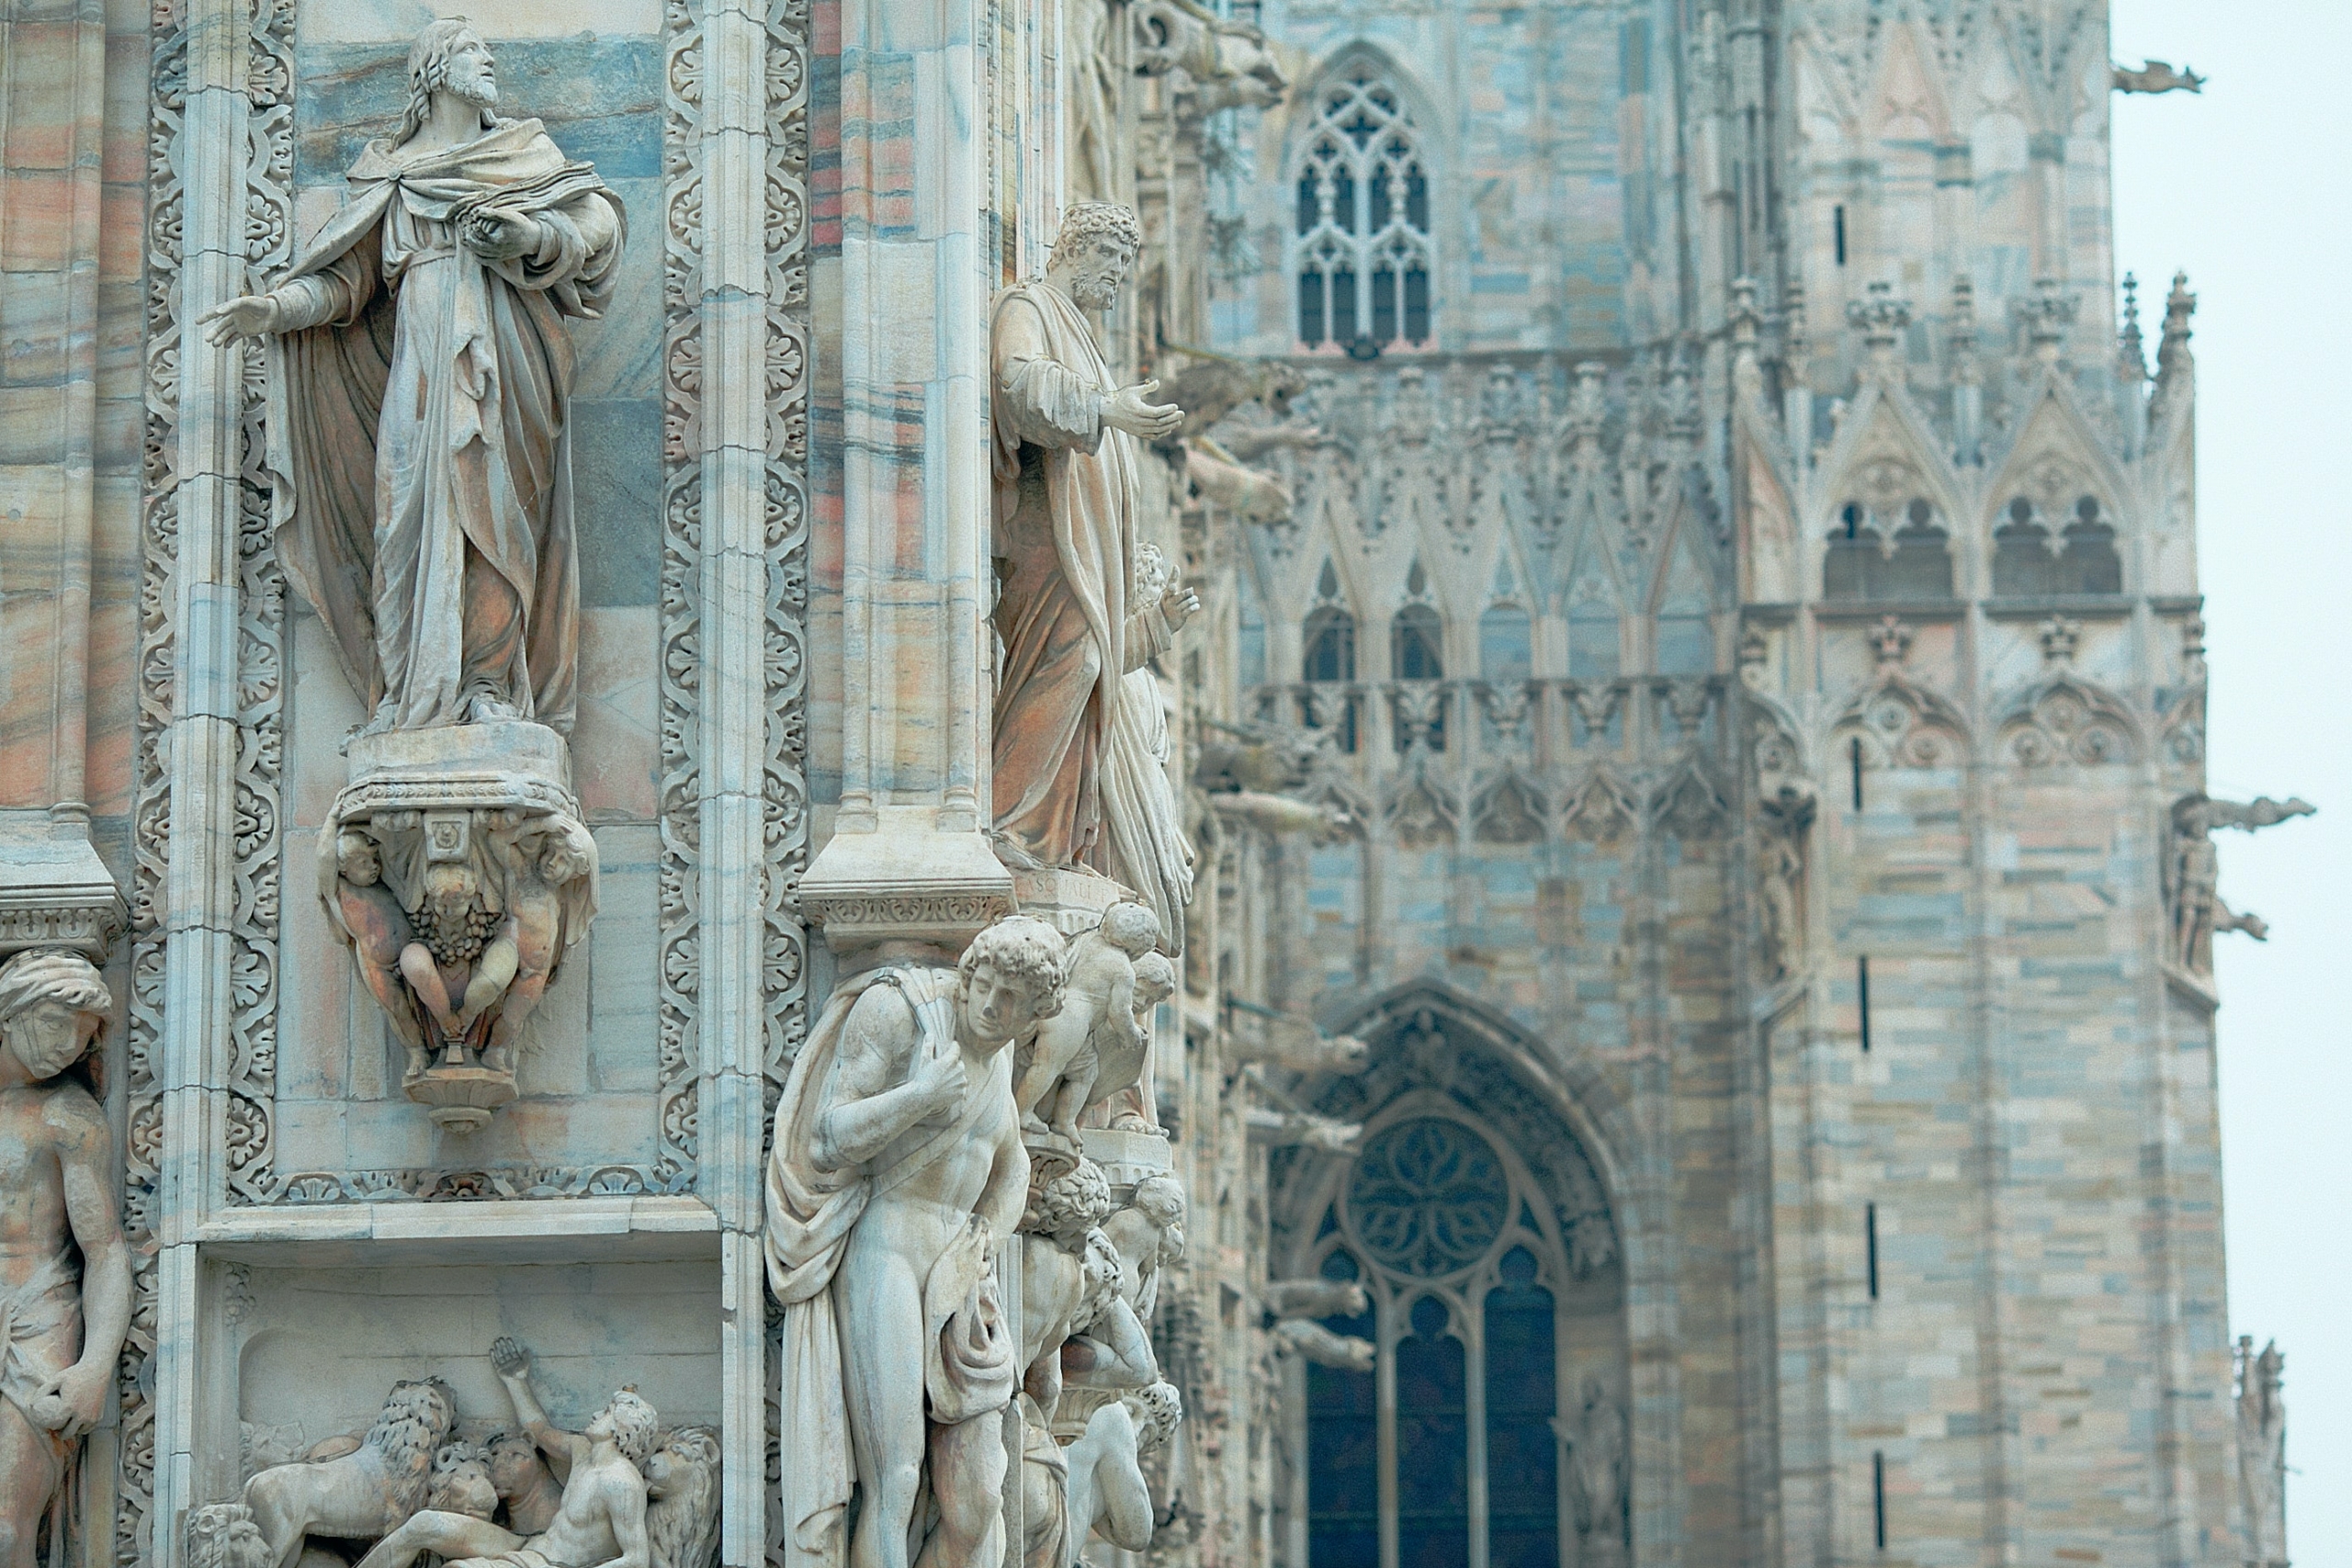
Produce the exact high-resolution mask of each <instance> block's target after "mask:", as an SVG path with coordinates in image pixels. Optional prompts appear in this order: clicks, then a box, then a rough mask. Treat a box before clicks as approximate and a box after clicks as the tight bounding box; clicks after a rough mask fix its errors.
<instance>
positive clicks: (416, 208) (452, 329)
mask: <svg viewBox="0 0 2352 1568" xmlns="http://www.w3.org/2000/svg"><path fill="white" fill-rule="evenodd" d="M408 81H409V104H408V109H407V113H406V114H405V116H404V117H403V118H402V119H401V125H400V129H399V130H397V131H396V132H395V133H394V134H393V135H392V136H390V138H386V139H379V140H378V141H371V142H369V143H368V146H367V148H366V150H365V151H363V152H361V153H360V155H359V159H358V161H357V162H356V164H353V165H352V168H351V172H350V175H349V180H350V191H349V194H348V195H347V197H345V202H344V205H343V208H342V209H341V210H340V211H339V212H337V213H336V214H335V216H334V219H333V220H330V221H329V222H328V224H327V225H326V227H325V229H324V230H322V231H321V232H320V233H319V235H318V237H317V238H316V239H315V240H314V241H313V242H312V243H311V246H310V248H309V250H308V252H307V253H306V254H304V255H303V256H302V258H301V259H300V261H298V262H296V263H295V264H294V265H293V267H292V269H291V270H290V271H289V272H288V275H287V276H286V277H285V278H284V279H283V280H281V281H280V282H279V283H278V285H277V287H276V288H273V289H271V290H270V291H269V292H268V293H266V294H251V295H245V296H243V297H242V298H239V299H232V300H230V301H229V302H228V303H226V304H224V305H221V306H219V307H218V308H216V309H214V310H210V311H208V312H207V313H206V314H205V315H204V317H203V318H202V319H203V321H204V322H205V323H206V332H207V335H208V337H209V339H210V341H212V342H214V343H216V344H217V343H225V342H227V341H228V340H229V339H231V338H232V337H236V336H248V337H263V338H266V339H267V340H268V341H269V344H270V355H269V370H270V375H269V424H268V430H269V467H270V469H271V472H272V475H273V478H274V479H275V481H276V484H275V491H276V500H275V506H274V516H273V525H274V528H275V532H276V534H277V547H278V557H279V559H280V560H281V561H282V562H283V563H284V564H285V567H286V570H287V575H288V577H290V578H291V579H292V580H293V581H294V582H295V584H296V586H297V587H299V588H300V590H301V592H302V593H303V595H304V596H305V597H306V598H308V599H309V600H310V602H311V605H312V606H313V607H314V608H315V609H316V610H317V611H318V613H319V617H320V619H321V620H322V621H323V622H325V623H326V627H327V630H328V633H329V634H330V640H331V641H332V643H333V645H334V649H335V652H336V655H337V657H338V659H339V660H340V661H341V662H342V665H343V668H344V672H345V675H346V676H348V677H349V679H350V681H351V684H352V686H353V689H354V690H355V691H356V692H357V693H358V694H359V696H360V698H361V700H362V701H364V702H365V703H367V704H368V707H369V710H370V716H369V718H368V724H367V726H366V728H365V729H364V730H363V731H362V733H364V734H381V733H384V732H386V731H389V730H406V729H427V728H439V727H441V726H445V725H454V724H470V723H482V722H489V721H494V720H500V719H526V720H534V721H536V722H537V723H540V724H543V725H546V726H548V728H552V729H554V730H557V731H559V732H569V731H570V729H571V720H572V714H573V709H574V705H575V701H576V698H575V693H574V674H575V667H576V662H577V654H578V640H579V639H578V627H577V622H578V619H579V597H580V595H579V586H578V575H579V574H578V563H577V560H576V558H575V547H574V543H573V536H572V505H571V422H570V417H569V416H570V412H571V411H570V402H571V376H572V350H571V343H570V340H569V339H568V338H567V336H566V334H565V328H564V321H565V319H566V318H568V317H571V318H585V319H590V320H593V319H594V318H595V317H597V316H598V315H599V314H600V313H601V312H602V311H603V310H604V308H605V305H606V304H607V303H608V302H609V300H610V299H611V297H612V292H613V288H614V279H615V271H616V266H617V264H618V262H619V259H620V254H621V244H622V241H623V239H624V237H625V235H626V231H627V220H626V217H625V215H624V213H623V210H622V207H621V203H620V199H619V198H618V197H616V196H615V195H614V194H613V193H612V191H611V190H610V189H608V188H607V187H606V186H605V183H604V181H602V180H601V179H599V178H598V177H597V176H596V171H595V170H594V168H593V167H592V166H591V165H589V164H582V163H574V162H571V161H568V160H567V159H565V157H564V155H563V153H562V152H560V150H558V148H557V147H556V144H555V143H554V142H553V141H550V140H548V134H547V131H546V130H545V129H544V128H543V127H542V126H541V125H540V123H539V122H538V121H537V120H536V119H501V118H498V117H497V116H496V115H495V114H494V113H492V109H493V108H494V107H495V106H496V104H497V102H498V82H497V76H496V73H495V71H494V69H493V67H492V62H491V57H490V51H489V49H488V47H487V46H486V45H485V44H484V43H483V42H482V39H481V35H480V34H479V33H477V32H476V31H475V30H474V29H473V28H472V27H470V26H469V25H468V24H467V23H465V22H464V21H462V20H458V19H453V18H444V19H442V20H440V21H436V22H434V23H432V24H430V25H429V26H427V27H426V28H425V29H424V31H423V32H422V33H419V34H418V35H417V39H416V42H415V44H414V45H413V47H412V48H411V50H410V51H409V61H408Z"/></svg>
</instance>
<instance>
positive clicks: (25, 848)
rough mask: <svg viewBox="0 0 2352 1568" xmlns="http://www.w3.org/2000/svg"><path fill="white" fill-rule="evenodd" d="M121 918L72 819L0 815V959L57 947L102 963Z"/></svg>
mask: <svg viewBox="0 0 2352 1568" xmlns="http://www.w3.org/2000/svg"><path fill="white" fill-rule="evenodd" d="M124 915H125V911H124V908H123V902H122V895H121V894H120V893H119V892H118V891H117V890H116V888H115V885H114V878H113V877H111V876H109V875H108V874H107V868H106V866H105V864H104V863H102V862H101V861H100V860H99V859H98V852H97V851H96V850H94V849H92V848H91V847H90V838H89V832H88V828H87V825H86V823H85V821H84V820H83V819H82V818H80V816H79V815H78V814H74V813H66V812H52V811H30V810H18V811H0V958H5V957H6V956H7V955H8V954H9V953H18V952H22V951H23V950H24V949H26V948H28V947H62V948H69V949H71V950H72V951H74V952H75V953H80V954H82V956H84V957H85V958H87V959H89V960H90V961H91V962H92V963H94V964H104V963H105V962H106V956H107V943H109V942H112V941H113V940H114V939H115V937H117V936H119V934H121V931H122V928H123V920H124Z"/></svg>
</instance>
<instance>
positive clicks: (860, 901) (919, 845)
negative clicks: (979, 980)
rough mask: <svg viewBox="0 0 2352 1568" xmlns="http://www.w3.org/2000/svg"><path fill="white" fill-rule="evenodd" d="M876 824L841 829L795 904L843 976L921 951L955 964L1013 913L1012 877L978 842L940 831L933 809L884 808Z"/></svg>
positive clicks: (972, 834)
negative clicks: (992, 924) (984, 930)
mask: <svg viewBox="0 0 2352 1568" xmlns="http://www.w3.org/2000/svg"><path fill="white" fill-rule="evenodd" d="M876 817H877V820H876V826H875V827H873V828H871V829H859V830H855V831H847V830H839V829H837V830H836V831H835V832H834V834H833V836H832V837H831V839H830V840H827V841H826V843H825V846H824V848H823V849H821V850H820V851H819V852H818V853H817V857H816V859H815V860H814V861H812V862H811V863H809V869H808V870H807V871H806V872H805V873H803V874H802V875H801V878H800V885H799V887H798V888H797V890H796V892H795V894H794V899H795V901H796V902H797V904H798V905H799V908H800V911H801V913H802V915H803V916H805V917H806V918H807V919H809V921H810V922H811V923H813V924H815V925H818V926H820V927H822V928H823V930H824V932H825V942H826V945H827V946H829V947H831V949H832V951H833V953H834V955H835V957H837V958H839V959H841V960H842V964H843V967H844V968H845V969H852V970H854V969H858V968H863V967H866V966H867V965H868V964H869V963H878V962H883V961H886V960H888V959H890V958H893V957H901V956H907V955H910V954H911V953H915V952H917V951H929V952H930V953H931V954H932V955H933V956H934V957H944V959H945V960H946V961H949V962H952V961H953V960H954V959H955V957H956V954H958V953H961V952H963V950H964V947H965V945H966V944H967V942H970V941H971V940H972V938H973V937H975V936H977V935H978V934H979V931H980V928H981V927H983V926H985V925H987V924H988V923H989V921H991V920H993V919H997V918H998V917H999V916H1001V915H1009V914H1011V913H1012V910H1013V897H1012V872H1010V871H1008V870H1006V869H1005V867H1004V864H1003V863H1002V862H1001V861H999V860H998V859H997V857H996V854H995V852H993V851H992V850H990V849H989V841H988V840H987V838H986V837H985V836H983V835H982V834H981V833H979V832H978V831H976V830H965V831H960V832H959V831H948V830H944V829H941V828H940V827H939V826H938V824H937V820H936V819H937V817H938V812H937V811H936V809H934V808H930V807H896V806H884V807H879V808H878V810H877V813H876Z"/></svg>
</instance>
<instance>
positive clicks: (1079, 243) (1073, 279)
mask: <svg viewBox="0 0 2352 1568" xmlns="http://www.w3.org/2000/svg"><path fill="white" fill-rule="evenodd" d="M1141 249H1143V226H1142V225H1141V224H1140V223H1138V222H1137V221H1136V211H1135V209H1134V208H1132V207H1122V206H1120V205H1119V204H1118V203H1117V202H1114V201H1074V202H1072V203H1070V205H1069V208H1068V209H1065V210H1064V211H1063V213H1062V227H1061V232H1060V233H1058V234H1057V235H1055V236H1054V252H1053V255H1052V256H1051V258H1049V259H1048V260H1047V261H1046V276H1047V277H1048V278H1050V279H1051V280H1052V281H1053V282H1054V283H1055V284H1056V285H1057V287H1058V288H1060V289H1061V290H1062V292H1063V293H1065V294H1068V295H1069V297H1070V299H1071V301H1072V302H1073V303H1075V304H1076V305H1077V306H1078V307H1079V308H1080V310H1109V309H1110V308H1111V307H1112V306H1114V305H1115V304H1117V303H1118V302H1119V287H1120V285H1122V284H1124V283H1125V282H1126V280H1127V272H1128V270H1129V269H1130V268H1132V267H1133V266H1134V265H1135V264H1136V252H1137V251H1139V250H1141Z"/></svg>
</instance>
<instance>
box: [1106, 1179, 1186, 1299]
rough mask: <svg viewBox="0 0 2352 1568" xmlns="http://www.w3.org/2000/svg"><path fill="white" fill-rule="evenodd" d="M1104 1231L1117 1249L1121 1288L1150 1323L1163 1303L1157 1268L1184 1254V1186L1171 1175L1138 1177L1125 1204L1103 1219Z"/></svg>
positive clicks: (1120, 1292) (1121, 1293) (1123, 1296)
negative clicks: (1134, 1187)
mask: <svg viewBox="0 0 2352 1568" xmlns="http://www.w3.org/2000/svg"><path fill="white" fill-rule="evenodd" d="M1103 1235H1107V1236H1109V1237H1110V1238H1111V1245H1112V1246H1113V1247H1116V1248H1118V1250H1119V1294H1120V1296H1121V1297H1122V1298H1124V1299H1125V1302H1126V1303H1127V1304H1128V1305H1129V1306H1131V1307H1133V1308H1135V1312H1136V1317H1138V1318H1140V1319H1142V1320H1143V1321H1144V1322H1146V1323H1149V1322H1150V1321H1151V1318H1152V1313H1153V1311H1154V1310H1155V1309H1156V1308H1157V1307H1158V1306H1159V1269H1160V1266H1161V1265H1162V1264H1163V1263H1174V1262H1177V1261H1179V1260H1180V1259H1182V1258H1183V1256H1184V1188H1183V1184H1182V1182H1179V1181H1178V1180H1177V1179H1175V1178H1174V1177H1172V1176H1147V1177H1145V1178H1144V1179H1142V1180H1141V1181H1138V1182H1136V1190H1135V1195H1134V1196H1133V1197H1131V1198H1129V1199H1128V1200H1127V1204H1126V1207H1125V1208H1123V1209H1120V1210H1117V1211H1115V1212H1114V1213H1113V1214H1112V1215H1111V1217H1110V1218H1109V1219H1107V1220H1104V1221H1103Z"/></svg>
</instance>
